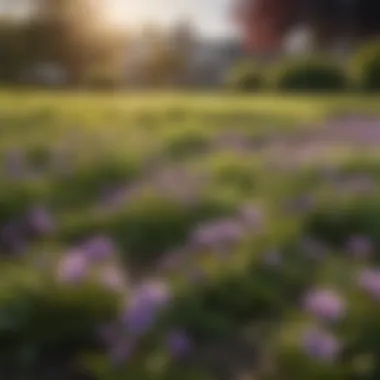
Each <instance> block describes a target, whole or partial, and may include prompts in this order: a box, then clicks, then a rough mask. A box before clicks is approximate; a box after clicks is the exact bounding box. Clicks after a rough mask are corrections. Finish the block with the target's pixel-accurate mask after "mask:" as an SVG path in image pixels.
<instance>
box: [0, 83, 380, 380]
mask: <svg viewBox="0 0 380 380" xmlns="http://www.w3.org/2000/svg"><path fill="white" fill-rule="evenodd" d="M379 100H380V99H379V98H378V97H376V96H373V97H369V96H367V97H364V96H363V97H359V96H357V95H356V96H351V95H350V96H349V95H347V96H336V95H334V96H333V95H325V96H322V95H321V96H312V95H286V96H285V95H284V96H278V95H270V94H268V95H260V96H259V95H257V96H255V95H253V96H240V95H231V94H176V93H156V94H145V93H134V94H116V93H114V94H112V93H110V94H100V93H98V94H91V93H60V92H16V91H14V92H10V91H8V92H6V91H3V92H0V156H1V161H0V162H1V164H2V165H1V167H0V184H1V186H0V252H1V253H2V255H1V260H2V261H1V266H0V271H1V277H0V308H1V310H2V315H1V316H0V351H1V352H2V357H1V358H0V379H2V378H3V377H4V378H7V379H12V380H18V379H31V380H45V379H46V380H51V379H53V378H54V379H55V380H60V379H62V380H87V379H94V380H97V379H99V380H103V379H105V380H108V379H109V380H119V379H131V380H135V379H139V380H140V379H141V380H172V379H173V380H176V379H185V380H186V379H188V380H241V379H245V380H248V379H251V380H253V379H256V380H288V379H289V380H290V379H315V380H317V379H327V380H329V379H331V380H332V379H334V380H335V379H349V380H351V379H363V380H367V379H368V380H369V379H377V378H378V376H380V366H379V363H380V361H379V360H378V359H380V345H379V343H378V342H379V341H380V340H379V338H380V322H379V318H378V316H379V300H380V269H378V261H379V258H378V255H377V254H378V252H380V233H379V227H380V222H379V221H380V197H379V194H378V192H377V188H378V185H379V181H380V156H379V153H380V150H379V146H380V145H379V144H380V115H379V116H377V112H378V111H377V105H378V104H379Z"/></svg>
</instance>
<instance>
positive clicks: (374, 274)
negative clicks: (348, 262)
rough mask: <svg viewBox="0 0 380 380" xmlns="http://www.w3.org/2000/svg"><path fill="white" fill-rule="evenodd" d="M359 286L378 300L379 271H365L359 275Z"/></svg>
mask: <svg viewBox="0 0 380 380" xmlns="http://www.w3.org/2000/svg"><path fill="white" fill-rule="evenodd" d="M358 282H359V286H360V287H361V288H362V289H363V290H365V291H366V292H367V293H368V294H370V295H371V296H372V297H373V298H375V299H376V300H380V270H379V269H365V270H363V271H362V272H361V273H360V274H359V279H358Z"/></svg>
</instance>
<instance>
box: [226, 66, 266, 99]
mask: <svg viewBox="0 0 380 380" xmlns="http://www.w3.org/2000/svg"><path fill="white" fill-rule="evenodd" d="M227 84H228V87H229V88H231V89H233V90H237V91H247V92H250V91H256V90H258V89H260V88H262V86H263V76H262V73H261V71H260V70H259V68H258V67H257V66H255V64H254V63H242V64H240V65H238V66H236V67H234V68H233V69H232V71H231V73H230V75H229V77H228V80H227Z"/></svg>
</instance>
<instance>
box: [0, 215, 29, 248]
mask: <svg viewBox="0 0 380 380" xmlns="http://www.w3.org/2000/svg"><path fill="white" fill-rule="evenodd" d="M0 243H1V245H2V246H3V248H4V249H5V250H7V251H9V252H11V253H15V254H23V253H25V252H26V249H27V243H26V239H25V236H24V231H23V228H22V226H21V224H20V223H18V222H10V223H8V224H6V225H5V226H4V227H3V228H2V229H1V231H0Z"/></svg>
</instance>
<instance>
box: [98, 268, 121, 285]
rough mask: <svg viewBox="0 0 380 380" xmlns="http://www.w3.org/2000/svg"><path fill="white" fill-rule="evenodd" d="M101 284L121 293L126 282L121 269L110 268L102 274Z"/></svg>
mask: <svg viewBox="0 0 380 380" xmlns="http://www.w3.org/2000/svg"><path fill="white" fill-rule="evenodd" d="M100 280H101V282H102V283H103V284H104V285H105V286H107V287H108V288H110V289H113V290H116V291H119V290H121V289H123V287H124V285H125V280H124V276H123V273H122V272H121V271H120V269H118V268H115V267H112V266H109V267H106V268H104V269H103V270H102V272H101V273H100Z"/></svg>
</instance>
